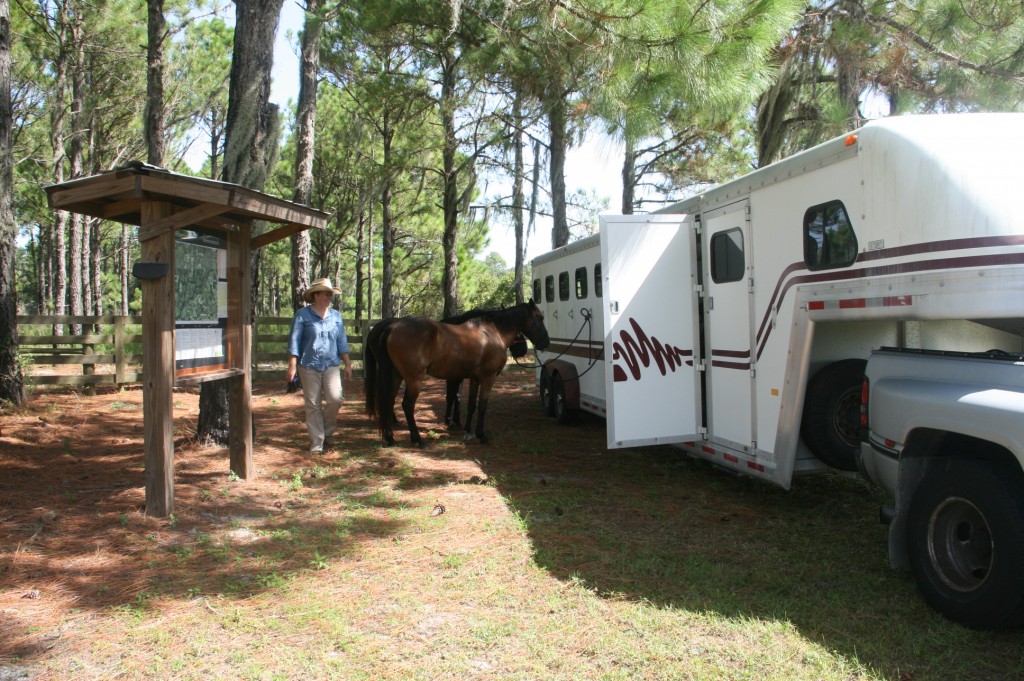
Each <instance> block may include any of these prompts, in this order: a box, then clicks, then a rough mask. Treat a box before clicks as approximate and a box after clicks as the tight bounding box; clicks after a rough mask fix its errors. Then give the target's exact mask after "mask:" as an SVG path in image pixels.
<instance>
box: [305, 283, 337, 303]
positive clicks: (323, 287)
mask: <svg viewBox="0 0 1024 681" xmlns="http://www.w3.org/2000/svg"><path fill="white" fill-rule="evenodd" d="M320 291H330V292H331V293H333V294H334V295H338V294H339V293H341V289H340V288H334V285H333V284H331V280H330V279H328V278H327V277H324V278H323V279H317V280H316V281H314V282H313V283H311V284H310V285H309V288H307V289H306V290H305V291H303V292H302V299H303V300H305V301H306V302H307V303H312V302H313V294H314V293H319V292H320Z"/></svg>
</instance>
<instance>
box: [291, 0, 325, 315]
mask: <svg viewBox="0 0 1024 681" xmlns="http://www.w3.org/2000/svg"><path fill="white" fill-rule="evenodd" d="M320 2H321V0H307V1H306V22H305V25H304V27H303V31H302V56H301V62H300V68H299V71H300V72H299V104H298V110H297V115H296V118H297V122H296V126H295V127H296V131H295V136H296V146H295V192H294V194H293V196H292V198H293V200H294V201H295V202H296V203H301V204H303V205H306V206H308V205H311V204H312V197H313V152H314V149H315V142H316V95H317V72H318V71H319V68H320V32H321V28H322V27H323V18H322V17H320V16H319V11H320ZM308 287H309V232H299V233H298V234H296V235H295V236H293V237H292V287H291V288H292V295H291V298H292V307H293V308H294V309H296V310H297V309H299V308H300V307H302V305H303V301H302V292H303V291H305V290H306V288H308Z"/></svg>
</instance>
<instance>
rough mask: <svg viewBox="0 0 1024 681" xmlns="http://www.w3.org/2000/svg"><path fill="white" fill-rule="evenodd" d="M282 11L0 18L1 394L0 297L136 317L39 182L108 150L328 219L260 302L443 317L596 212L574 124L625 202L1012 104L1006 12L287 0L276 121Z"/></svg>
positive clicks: (267, 259) (273, 275) (501, 293)
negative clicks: (607, 150) (899, 128)
mask: <svg viewBox="0 0 1024 681" xmlns="http://www.w3.org/2000/svg"><path fill="white" fill-rule="evenodd" d="M2 1H3V0H0V2H2ZM284 1H287V2H288V3H293V2H295V0H238V2H237V3H234V4H233V5H232V4H227V3H223V2H220V3H216V2H214V1H213V0H150V2H148V3H138V2H131V1H129V0H105V1H104V2H101V3H96V2H87V1H86V0H37V1H35V2H33V1H30V0H17V1H16V2H15V3H14V4H13V5H10V21H9V24H8V26H9V32H8V33H6V34H5V36H4V37H5V38H6V42H5V45H6V48H7V50H8V53H9V55H10V57H9V69H10V77H9V84H7V85H6V86H4V87H3V90H4V94H6V95H8V97H9V100H10V103H11V111H10V114H9V115H8V116H7V118H6V119H5V123H9V128H10V136H9V138H10V143H9V147H7V148H4V149H3V150H2V153H3V154H4V156H5V162H6V163H7V166H4V165H0V172H5V168H6V167H9V168H10V169H11V173H12V175H11V177H12V180H11V181H10V182H8V183H6V184H5V187H6V188H9V189H10V214H11V217H10V219H8V218H7V217H6V216H5V215H3V213H4V209H5V205H4V204H3V202H2V200H0V218H2V219H3V228H4V229H5V230H6V231H5V232H4V238H3V239H0V242H2V244H0V385H8V386H11V385H15V386H16V385H17V383H16V379H15V376H16V375H17V373H16V372H17V369H16V367H14V363H13V362H12V361H10V360H9V359H6V357H7V356H6V355H4V354H3V353H4V352H7V349H8V348H11V347H13V339H14V337H15V331H14V327H13V323H11V322H10V321H9V319H5V318H4V317H3V315H4V314H8V317H11V316H12V313H7V312H5V311H6V310H9V309H11V308H10V307H9V306H12V305H16V309H17V311H18V312H27V313H36V312H42V313H45V312H61V313H63V312H69V311H81V312H84V313H97V312H100V311H107V310H116V311H122V312H128V311H131V310H136V309H138V308H137V306H138V302H139V301H138V297H139V294H138V289H137V285H136V282H134V280H133V279H132V278H131V277H130V276H129V273H130V263H131V262H132V261H133V260H134V259H136V258H137V255H136V254H137V249H138V244H137V242H136V240H135V237H134V234H133V233H132V231H131V230H125V229H122V226H121V225H120V224H116V223H108V222H103V221H84V220H81V219H80V218H74V217H73V216H69V215H66V214H63V213H57V214H54V213H53V212H52V211H50V210H49V209H48V208H47V205H46V201H45V198H44V194H43V192H42V191H41V187H42V186H44V185H46V184H50V183H53V182H60V181H64V180H68V179H72V178H74V177H77V176H79V175H83V174H90V173H94V172H98V171H101V170H106V169H110V168H114V167H117V166H118V165H120V164H123V163H125V162H126V161H128V160H131V159H136V158H146V157H148V158H151V159H154V160H156V159H162V161H160V162H162V163H163V164H164V165H165V166H166V167H169V168H171V169H175V170H180V171H185V172H192V169H191V168H189V167H188V166H187V165H186V164H185V163H184V161H183V159H184V158H185V157H186V154H187V155H188V157H189V158H195V157H196V156H197V155H198V156H199V157H200V158H202V159H203V161H202V167H199V168H195V170H194V172H196V173H200V174H203V175H205V176H207V177H211V178H218V179H220V178H223V179H227V180H229V181H234V182H239V183H242V184H245V185H247V186H250V187H254V188H263V189H265V190H267V191H271V192H273V193H275V194H278V195H281V196H292V197H294V198H296V200H299V201H302V202H304V203H306V202H308V203H310V204H311V205H314V206H315V207H317V208H320V209H323V210H325V211H327V212H329V213H331V215H332V216H333V219H332V220H331V222H330V224H329V226H328V228H327V229H325V230H323V232H321V233H317V234H313V235H311V237H310V239H309V245H308V256H307V255H305V250H304V248H305V247H304V246H302V245H301V244H297V248H298V250H297V251H296V256H295V258H293V257H292V253H291V246H290V244H288V243H279V244H273V245H271V246H270V247H268V248H266V249H263V250H264V251H265V253H263V258H264V260H263V262H262V267H260V268H259V269H258V270H257V271H256V272H255V276H254V283H255V284H256V285H257V286H258V290H257V291H256V295H255V296H254V300H255V301H256V304H257V306H258V307H257V309H256V312H257V313H260V314H281V313H285V312H286V311H287V310H290V308H291V307H292V306H293V305H294V300H295V292H296V290H298V289H299V288H301V286H302V282H303V281H304V280H303V279H302V275H301V272H302V270H303V269H308V272H307V273H306V276H330V277H332V279H334V280H335V281H336V282H337V283H338V284H339V285H340V286H341V288H342V289H343V291H344V295H343V296H342V297H341V298H342V300H341V304H342V305H343V306H344V307H345V308H346V313H347V314H348V316H350V317H351V316H356V317H361V318H365V317H378V316H381V315H400V314H414V313H419V314H428V315H434V316H440V315H441V314H444V313H448V312H451V311H454V310H455V308H467V307H471V306H475V305H481V304H484V303H485V302H489V303H493V304H501V303H512V302H515V301H516V300H517V299H518V298H519V297H521V296H522V293H523V279H524V278H525V276H524V274H525V272H524V264H525V263H524V261H523V258H524V255H525V252H526V239H527V237H528V235H529V234H530V232H531V228H536V227H537V226H541V225H543V226H544V228H545V229H546V228H548V227H547V226H550V229H551V233H550V240H551V244H552V245H561V244H563V243H565V242H566V241H568V240H569V239H570V238H572V234H573V233H579V232H581V231H586V230H588V229H593V226H594V225H593V214H594V212H595V209H594V207H593V205H594V203H595V202H594V201H593V200H592V199H591V197H587V196H581V195H580V194H579V193H577V192H574V189H575V188H573V187H567V186H566V182H565V160H566V157H567V154H569V153H571V151H572V150H573V148H574V147H575V146H577V145H578V144H579V143H580V141H581V139H583V137H584V135H585V134H588V133H589V134H594V133H595V132H600V133H601V134H605V135H610V136H611V137H612V138H614V139H616V140H618V141H619V142H620V143H621V144H622V146H623V149H624V153H623V155H622V157H621V164H620V168H621V170H620V172H619V173H618V174H619V175H621V178H622V186H623V193H622V195H621V197H620V201H619V205H618V206H617V208H618V209H619V210H620V211H621V212H625V213H628V212H633V211H644V210H647V209H649V208H651V207H654V206H656V205H657V204H658V203H659V202H661V201H665V200H676V199H679V198H683V196H684V195H685V193H686V192H687V191H693V190H694V189H695V188H697V187H699V186H701V185H703V184H707V183H714V182H719V181H722V180H725V179H727V178H729V177H731V176H733V175H735V174H737V173H739V172H741V171H743V170H745V169H748V168H749V167H751V166H757V165H764V164H766V163H769V162H771V161H773V160H776V159H778V158H781V157H783V156H786V155H789V154H791V153H793V152H796V151H799V150H800V149H803V148H806V147H807V146H809V145H812V144H815V143H817V142H819V141H821V140H823V139H824V138H827V137H829V136H832V135H834V134H838V133H841V132H843V131H845V130H848V129H851V128H852V127H855V126H857V125H859V124H860V123H861V122H863V121H864V120H865V119H866V118H867V117H870V116H874V115H885V114H898V113H907V112H934V113H940V112H947V111H967V110H1020V109H1021V107H1022V100H1024V91H1022V84H1024V14H1022V13H1021V12H1020V6H1019V2H1015V1H1011V0H993V1H991V2H984V3H964V2H958V1H950V0H919V1H917V2H913V3H891V2H884V1H883V0H812V1H810V2H806V3H805V4H794V2H793V1H791V0H755V1H754V2H749V1H748V0H706V1H703V2H699V1H696V0H664V1H663V2H657V3H655V2H643V3H637V2H633V1H630V0H578V1H575V2H572V3H564V2H560V1H558V0H531V1H530V2H525V1H522V0H472V1H469V0H466V1H463V2H441V3H438V2H428V1H427V0H355V1H353V2H340V0H309V2H308V3H307V4H306V5H304V8H305V9H306V10H307V14H306V19H307V21H306V22H305V23H304V26H303V30H302V33H301V36H296V37H294V43H295V45H296V46H295V48H294V49H296V51H299V49H300V48H299V47H298V44H299V40H300V39H301V41H302V42H301V54H302V56H303V61H302V64H303V69H304V70H303V71H302V72H301V81H302V90H301V93H300V94H301V96H300V98H299V101H298V102H293V103H292V106H293V107H294V108H291V107H289V108H282V110H280V111H277V110H276V109H275V107H274V106H272V105H271V104H270V103H269V102H268V101H267V99H266V97H267V94H268V93H269V88H270V86H271V81H270V70H269V64H270V60H271V59H272V52H271V49H270V48H271V46H272V45H273V43H274V29H273V27H274V26H275V25H276V18H277V16H278V13H279V11H280V9H281V7H282V2H284ZM289 6H291V4H289ZM161 7H162V17H163V21H162V23H161V22H156V23H152V24H149V23H147V19H148V18H149V17H152V16H154V15H153V13H151V12H147V8H154V9H155V8H161ZM252 22H255V23H256V24H258V25H259V26H260V27H261V28H260V29H259V30H255V31H253V32H249V27H250V26H253V25H254V24H253V23H252ZM148 35H149V36H150V37H148V38H147V36H148ZM239 41H242V45H239V44H238V42H239ZM246 45H249V46H250V47H255V48H259V49H256V51H249V48H247V47H246ZM316 57H319V59H316ZM2 66H3V64H2V63H0V76H2V75H3V74H2ZM161 70H162V73H163V82H162V90H157V89H152V87H153V84H152V83H150V82H148V81H147V73H157V72H158V71H161ZM288 78H290V79H292V80H294V81H295V82H298V81H299V80H300V72H299V71H296V73H295V74H291V75H290V76H288ZM150 80H152V79H150ZM147 92H148V93H149V94H148V95H147ZM158 97H161V98H162V105H160V106H157V105H156V102H157V99H158ZM2 104H3V102H2V101H0V105H2ZM314 111H315V113H316V115H315V116H312V115H311V114H312V113H313V112H314ZM147 112H148V113H149V114H150V116H149V117H148V118H147ZM158 113H162V121H161V120H158V119H157V118H155V117H154V115H155V114H158ZM147 126H148V127H147ZM160 128H162V133H158V132H154V131H156V130H158V129H160ZM147 130H149V131H150V134H149V136H148V138H147V135H146V134H144V131H147ZM4 132H5V131H4V129H3V128H2V127H0V143H3V142H4V140H3V135H4ZM156 137H158V138H159V139H155V138H156ZM147 139H148V142H149V144H147ZM161 142H162V144H160V143H161ZM197 151H199V152H201V153H199V154H197V153H196V152H197ZM0 198H2V197H0ZM506 223H508V224H511V225H513V229H514V230H515V232H516V234H517V245H516V247H515V249H514V251H515V252H511V253H508V254H505V257H506V258H507V259H508V260H509V261H513V262H512V267H511V268H510V267H509V266H508V265H507V264H506V265H505V269H502V267H501V265H500V263H497V262H495V260H494V259H493V258H492V259H491V260H489V261H487V262H484V261H483V260H482V254H483V249H484V248H485V245H486V239H487V233H488V230H492V231H493V230H496V229H503V228H505V225H506ZM577 223H578V224H577ZM8 234H13V235H14V236H13V237H10V238H8V237H7V235H8ZM545 236H547V235H545ZM12 244H13V249H14V260H13V265H12V264H10V263H11V256H10V255H9V254H8V253H7V251H6V250H3V249H9V248H12ZM306 261H308V264H305V265H304V264H303V262H306ZM293 263H294V264H293ZM8 272H12V274H8ZM293 273H294V274H293ZM12 282H13V283H12ZM15 301H16V303H15ZM3 306H8V307H3ZM55 331H56V332H61V331H62V329H61V328H59V327H58V328H57V329H56V330H55ZM12 367H13V368H12ZM5 381H6V383H5ZM8 399H9V398H8Z"/></svg>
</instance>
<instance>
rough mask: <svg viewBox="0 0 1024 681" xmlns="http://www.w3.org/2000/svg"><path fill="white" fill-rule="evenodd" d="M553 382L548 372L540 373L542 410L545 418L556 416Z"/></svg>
mask: <svg viewBox="0 0 1024 681" xmlns="http://www.w3.org/2000/svg"><path fill="white" fill-rule="evenodd" d="M551 380H552V379H551V376H549V375H548V372H546V371H541V372H540V408H541V409H542V410H543V411H544V415H545V416H554V415H555V396H554V394H553V393H552V392H551Z"/></svg>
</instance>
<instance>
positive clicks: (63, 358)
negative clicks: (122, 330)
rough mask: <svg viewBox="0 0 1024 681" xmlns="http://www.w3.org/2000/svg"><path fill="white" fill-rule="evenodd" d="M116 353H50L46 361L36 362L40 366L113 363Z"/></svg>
mask: <svg viewBox="0 0 1024 681" xmlns="http://www.w3.org/2000/svg"><path fill="white" fill-rule="evenodd" d="M115 359H116V358H115V356H114V355H81V354H79V355H50V356H48V357H46V360H45V361H37V362H34V365H38V366H56V365H58V364H82V365H85V364H92V365H95V364H113V363H114V361H115Z"/></svg>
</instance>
